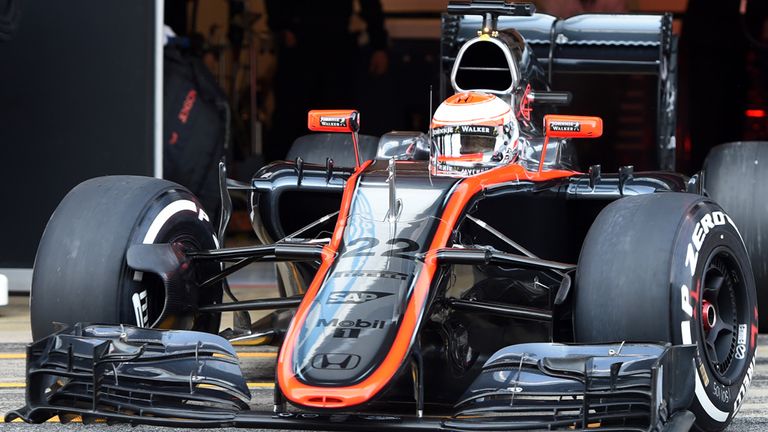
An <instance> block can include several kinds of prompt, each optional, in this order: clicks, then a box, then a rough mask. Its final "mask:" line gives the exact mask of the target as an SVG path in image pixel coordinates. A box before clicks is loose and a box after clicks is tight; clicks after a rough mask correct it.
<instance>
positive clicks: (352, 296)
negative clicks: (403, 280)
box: [325, 276, 392, 304]
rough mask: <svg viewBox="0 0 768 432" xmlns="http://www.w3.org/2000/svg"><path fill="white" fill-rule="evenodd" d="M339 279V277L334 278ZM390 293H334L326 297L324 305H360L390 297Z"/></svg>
mask: <svg viewBox="0 0 768 432" xmlns="http://www.w3.org/2000/svg"><path fill="white" fill-rule="evenodd" d="M336 277H340V276H336ZM391 295H392V293H386V292H380V291H334V292H332V293H331V294H330V295H329V296H328V301H326V302H325V303H326V304H361V303H366V302H369V301H373V300H377V299H380V298H383V297H387V296H391Z"/></svg>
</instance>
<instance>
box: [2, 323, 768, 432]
mask: <svg viewBox="0 0 768 432" xmlns="http://www.w3.org/2000/svg"><path fill="white" fill-rule="evenodd" d="M24 347H25V345H24V344H23V343H2V342H0V414H2V415H3V416H4V415H5V413H7V412H8V411H11V410H13V409H15V408H19V407H21V406H23V405H24V368H25V366H24V363H25V360H24V358H23V353H24ZM238 351H240V352H243V353H245V354H244V355H242V356H241V366H242V369H243V374H244V375H245V377H246V379H247V381H248V382H249V387H250V388H251V395H252V400H251V409H254V410H259V411H268V410H269V409H270V408H271V403H272V383H273V382H274V381H273V380H274V365H275V360H276V357H275V354H276V353H275V351H274V349H273V348H262V349H248V350H246V351H243V350H238ZM756 364H757V367H756V370H755V374H754V377H753V380H752V386H751V388H750V390H749V392H748V394H747V399H746V401H745V402H744V405H743V406H742V409H741V412H740V413H739V414H738V416H737V417H736V419H735V420H734V421H733V423H732V424H731V426H730V427H729V428H728V430H729V431H744V432H746V431H750V432H751V431H755V432H756V431H766V430H768V335H761V336H760V337H759V338H758V353H757V362H756ZM0 430H2V431H25V432H33V431H34V432H44V431H46V432H48V431H88V432H93V431H102V430H103V431H107V432H128V431H131V432H144V431H163V432H170V431H184V430H187V429H183V428H162V427H151V426H136V427H131V426H128V425H115V426H107V425H104V424H94V425H83V424H81V423H70V424H67V425H63V424H60V423H51V422H49V423H44V424H40V425H29V424H25V423H0ZM196 430H201V431H205V430H216V431H219V432H221V431H222V430H226V431H230V430H231V431H235V430H243V429H232V428H226V429H196Z"/></svg>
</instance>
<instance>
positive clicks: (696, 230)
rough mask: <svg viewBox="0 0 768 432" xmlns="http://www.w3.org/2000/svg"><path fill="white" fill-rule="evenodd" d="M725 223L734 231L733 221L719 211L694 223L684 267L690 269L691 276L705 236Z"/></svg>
mask: <svg viewBox="0 0 768 432" xmlns="http://www.w3.org/2000/svg"><path fill="white" fill-rule="evenodd" d="M726 222H727V223H730V224H731V225H732V226H733V228H734V229H736V224H734V223H733V220H731V218H730V217H729V216H728V215H727V214H725V213H723V212H721V211H715V212H712V213H707V214H705V215H704V217H702V218H701V220H700V221H699V222H696V226H695V227H693V234H691V242H690V243H688V250H687V252H686V254H685V265H686V266H687V267H689V268H690V269H691V276H693V275H694V274H696V263H697V262H698V261H699V251H700V250H701V245H702V244H704V239H706V238H707V234H709V231H710V230H712V229H713V228H715V227H716V226H719V225H725V224H726ZM737 231H738V230H737Z"/></svg>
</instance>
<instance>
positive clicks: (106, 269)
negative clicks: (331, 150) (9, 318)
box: [30, 176, 222, 340]
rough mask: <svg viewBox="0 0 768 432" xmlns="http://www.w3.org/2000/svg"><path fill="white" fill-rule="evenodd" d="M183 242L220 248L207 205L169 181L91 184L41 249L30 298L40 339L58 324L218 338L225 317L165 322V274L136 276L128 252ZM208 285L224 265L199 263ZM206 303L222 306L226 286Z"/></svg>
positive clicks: (67, 206)
mask: <svg viewBox="0 0 768 432" xmlns="http://www.w3.org/2000/svg"><path fill="white" fill-rule="evenodd" d="M140 243H144V244H150V243H175V244H177V245H180V246H181V247H183V248H184V249H194V250H200V249H215V248H217V247H218V241H217V239H216V236H215V234H214V230H213V227H212V225H211V223H210V221H209V220H208V216H207V215H206V213H205V211H204V210H203V208H202V206H201V205H200V202H199V201H198V200H197V198H195V196H194V195H193V194H192V193H191V192H189V191H188V190H187V189H185V188H184V187H182V186H180V185H178V184H175V183H172V182H169V181H165V180H160V179H155V178H149V177H135V176H108V177H98V178H94V179H91V180H87V181H85V182H83V183H81V184H79V185H78V186H76V187H75V188H74V189H72V190H71V191H70V192H69V193H68V194H67V196H66V197H64V199H63V200H62V201H61V203H60V204H59V206H58V207H57V208H56V211H55V212H54V213H53V215H52V216H51V219H50V220H49V221H48V225H47V226H46V228H45V232H44V233H43V237H42V239H41V240H40V245H39V246H38V250H37V256H36V257H35V266H34V270H33V276H32V295H31V300H30V307H31V322H32V336H33V338H34V339H35V340H38V339H41V338H43V337H45V336H47V335H49V334H51V333H52V332H53V331H54V323H56V322H59V323H64V324H74V323H76V322H91V323H105V324H131V325H137V326H141V327H150V326H153V327H163V328H184V329H195V330H201V331H207V332H214V333H215V332H217V331H218V327H219V318H220V317H219V316H218V315H214V314H199V315H198V314H195V313H194V310H192V311H190V312H189V313H188V314H185V315H184V316H181V315H176V316H164V317H162V318H163V319H162V321H160V318H161V316H162V311H163V308H164V307H165V287H164V284H163V282H162V280H161V279H160V277H159V276H157V275H154V274H145V273H142V272H137V271H133V270H132V269H131V268H129V267H128V266H127V263H126V253H127V251H128V248H129V247H130V246H131V245H133V244H140ZM193 271H194V272H195V277H196V279H198V280H205V279H206V277H209V276H211V275H213V274H215V273H217V272H218V271H219V265H218V264H217V263H207V264H201V265H195V267H194V270H193ZM195 294H196V295H195V297H197V299H198V302H199V303H201V304H210V303H214V302H220V301H221V296H222V289H221V286H220V285H218V286H215V287H211V288H208V289H206V290H205V291H203V292H199V293H195Z"/></svg>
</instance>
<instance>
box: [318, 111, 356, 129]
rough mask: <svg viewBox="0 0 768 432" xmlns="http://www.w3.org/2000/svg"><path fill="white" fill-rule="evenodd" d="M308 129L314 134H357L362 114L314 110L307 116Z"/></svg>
mask: <svg viewBox="0 0 768 432" xmlns="http://www.w3.org/2000/svg"><path fill="white" fill-rule="evenodd" d="M307 127H308V128H309V130H311V131H314V132H346V133H357V132H358V131H359V130H360V113H359V112H358V111H357V110H312V111H310V112H309V115H308V116H307Z"/></svg>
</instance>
